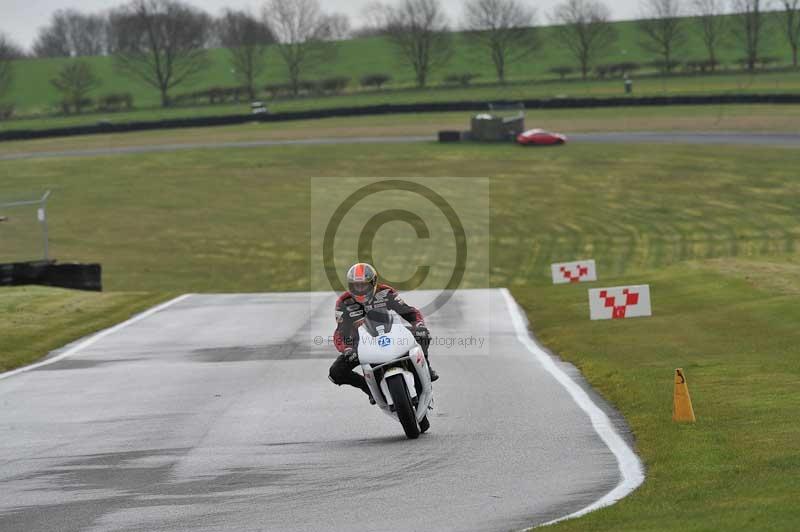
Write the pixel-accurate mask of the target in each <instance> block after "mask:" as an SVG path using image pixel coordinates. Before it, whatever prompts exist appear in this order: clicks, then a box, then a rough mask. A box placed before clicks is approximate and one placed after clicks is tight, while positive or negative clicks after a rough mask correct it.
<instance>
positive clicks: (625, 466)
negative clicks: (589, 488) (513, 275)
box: [500, 288, 644, 526]
mask: <svg viewBox="0 0 800 532" xmlns="http://www.w3.org/2000/svg"><path fill="white" fill-rule="evenodd" d="M500 291H501V292H502V294H503V297H504V298H505V301H506V306H507V307H508V310H509V313H510V314H511V321H512V322H513V324H514V329H515V330H516V333H517V339H518V340H519V342H520V343H521V344H522V345H524V346H525V347H526V348H527V349H528V351H530V352H531V353H533V354H534V355H535V356H536V359H537V360H538V361H539V362H540V363H541V364H542V366H543V367H544V369H545V370H546V371H547V372H548V373H550V375H552V376H553V378H555V379H556V381H558V383H559V384H561V386H563V387H564V389H566V391H567V393H569V394H570V396H571V397H572V399H573V400H574V401H575V403H576V404H577V405H578V406H579V407H580V408H581V410H583V411H584V412H586V414H587V415H588V416H589V419H590V420H591V422H592V427H593V428H594V430H595V432H597V434H598V436H600V439H601V440H603V443H605V444H606V446H607V447H608V448H609V450H610V451H611V452H612V453H613V454H614V457H615V458H616V460H617V465H618V466H619V472H620V475H621V479H620V482H619V484H617V485H616V487H614V489H612V490H611V491H609V492H608V493H606V494H605V495H604V496H603V497H601V498H600V499H598V500H596V501H595V502H593V503H591V504H589V505H588V506H586V507H584V508H581V509H580V510H578V511H577V512H573V513H571V514H569V515H565V516H562V517H558V518H556V519H553V520H552V521H548V522H546V523H542V524H541V525H538V526H547V525H552V524H555V523H558V522H560V521H564V520H567V519H573V518H575V517H580V516H582V515H585V514H587V513H589V512H593V511H594V510H598V509H600V508H603V507H605V506H610V505H612V504H614V503H615V502H617V501H619V500H620V499H622V498H623V497H626V496H627V495H629V494H630V493H631V492H633V491H634V490H635V489H636V488H638V487H639V486H640V485H641V484H642V482H644V468H643V467H642V462H641V460H639V457H638V456H637V455H636V453H635V452H634V451H633V449H631V447H630V446H629V445H628V443H627V442H626V441H625V440H624V439H623V438H622V436H620V435H619V433H618V432H617V431H616V429H615V428H614V425H613V423H612V422H611V420H610V419H609V417H608V416H607V415H606V413H605V412H603V410H602V409H601V408H600V407H599V406H597V404H596V403H595V402H594V401H592V399H591V398H590V397H589V394H587V393H586V391H585V390H584V389H583V388H581V386H580V385H579V384H578V383H577V382H575V381H574V380H572V379H571V378H570V377H569V375H567V374H566V373H565V372H564V371H563V370H562V369H561V368H559V367H558V366H557V365H556V363H555V362H554V361H553V359H552V358H551V357H550V355H549V354H548V353H547V352H545V351H544V349H542V348H541V346H539V345H538V344H537V343H536V341H535V340H534V339H533V337H532V336H531V335H530V333H529V332H528V319H527V317H526V316H525V314H523V313H522V310H521V308H520V306H519V305H518V304H517V302H516V301H515V300H514V297H513V296H512V295H511V292H509V291H508V289H507V288H502V289H501V290H500Z"/></svg>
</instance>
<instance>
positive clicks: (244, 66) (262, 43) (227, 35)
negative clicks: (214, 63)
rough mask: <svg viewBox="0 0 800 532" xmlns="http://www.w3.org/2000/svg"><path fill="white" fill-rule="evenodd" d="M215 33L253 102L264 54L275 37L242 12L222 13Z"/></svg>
mask: <svg viewBox="0 0 800 532" xmlns="http://www.w3.org/2000/svg"><path fill="white" fill-rule="evenodd" d="M217 32H218V35H219V40H220V43H221V44H222V46H224V47H225V48H227V49H228V52H229V53H230V58H231V66H232V67H233V70H234V74H235V75H236V78H237V79H238V80H239V82H240V83H241V84H242V85H243V86H245V87H247V93H248V95H249V97H250V99H251V100H254V99H255V97H256V90H255V84H256V79H258V77H259V76H260V75H261V74H263V73H264V70H265V69H266V58H265V55H266V52H267V48H268V47H269V45H270V44H272V43H273V42H275V37H274V36H273V35H272V32H271V31H270V29H269V27H268V26H267V25H266V24H264V23H263V22H261V21H260V20H258V19H257V18H255V17H253V16H251V15H249V14H247V13H246V12H244V11H232V10H226V11H225V13H224V14H223V15H222V18H221V19H220V20H219V21H218V22H217Z"/></svg>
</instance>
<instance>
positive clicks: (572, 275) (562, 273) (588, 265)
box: [550, 260, 597, 284]
mask: <svg viewBox="0 0 800 532" xmlns="http://www.w3.org/2000/svg"><path fill="white" fill-rule="evenodd" d="M550 270H551V272H552V274H553V284H566V283H585V282H589V281H596V280H597V266H595V263H594V261H593V260H579V261H575V262H559V263H556V264H553V265H552V266H550Z"/></svg>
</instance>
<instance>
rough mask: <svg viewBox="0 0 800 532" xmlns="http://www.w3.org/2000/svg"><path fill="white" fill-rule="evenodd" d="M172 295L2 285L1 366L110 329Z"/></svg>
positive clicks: (4, 367) (29, 359) (24, 361)
mask: <svg viewBox="0 0 800 532" xmlns="http://www.w3.org/2000/svg"><path fill="white" fill-rule="evenodd" d="M164 299H166V296H165V295H162V294H149V293H124V292H122V293H120V292H117V293H113V292H112V293H102V294H100V293H94V292H78V291H74V290H61V289H58V288H44V287H19V288H8V287H6V288H0V315H2V316H3V319H2V320H0V339H2V342H0V372H3V371H8V370H10V369H14V368H17V367H20V366H24V365H27V364H30V363H32V362H35V361H36V360H37V359H38V358H40V357H41V356H42V355H44V354H46V353H49V352H50V351H52V350H53V349H56V348H59V347H61V346H63V345H66V344H68V343H70V342H73V341H75V340H77V339H79V338H81V337H83V336H86V335H88V334H91V333H93V332H95V331H98V330H101V329H105V328H107V327H110V326H112V325H115V324H117V323H119V322H121V321H125V320H126V319H128V318H129V317H131V316H132V315H133V314H136V313H137V312H140V311H142V310H144V309H146V308H148V307H150V306H153V305H155V304H156V303H159V302H161V301H162V300H164Z"/></svg>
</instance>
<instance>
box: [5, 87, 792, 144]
mask: <svg viewBox="0 0 800 532" xmlns="http://www.w3.org/2000/svg"><path fill="white" fill-rule="evenodd" d="M489 103H493V104H501V105H511V104H520V103H521V104H523V105H524V106H525V108H526V109H529V110H530V109H585V108H591V107H636V106H664V105H719V104H756V103H768V104H797V103H800V94H739V95H735V94H719V95H706V96H651V97H641V98H554V99H546V100H515V101H496V100H494V101H485V100H481V101H461V102H431V103H416V104H383V105H371V106H364V107H338V108H332V109H315V110H311V111H296V112H291V113H276V114H255V115H254V114H245V115H228V116H205V117H198V118H174V119H169V120H158V121H150V122H123V123H119V124H114V123H101V124H97V125H91V126H88V125H87V126H76V127H62V128H54V129H42V130H25V129H20V130H11V131H0V141H4V140H27V139H41V138H51V137H68V136H75V135H99V134H103V133H125V132H131V131H149V130H156V129H177V128H187V127H209V126H230V125H237V124H245V123H249V122H288V121H294V120H313V119H318V118H334V117H339V118H341V117H350V116H367V115H383V114H405V113H441V112H448V111H485V110H486V109H487V108H488V105H489Z"/></svg>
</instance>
